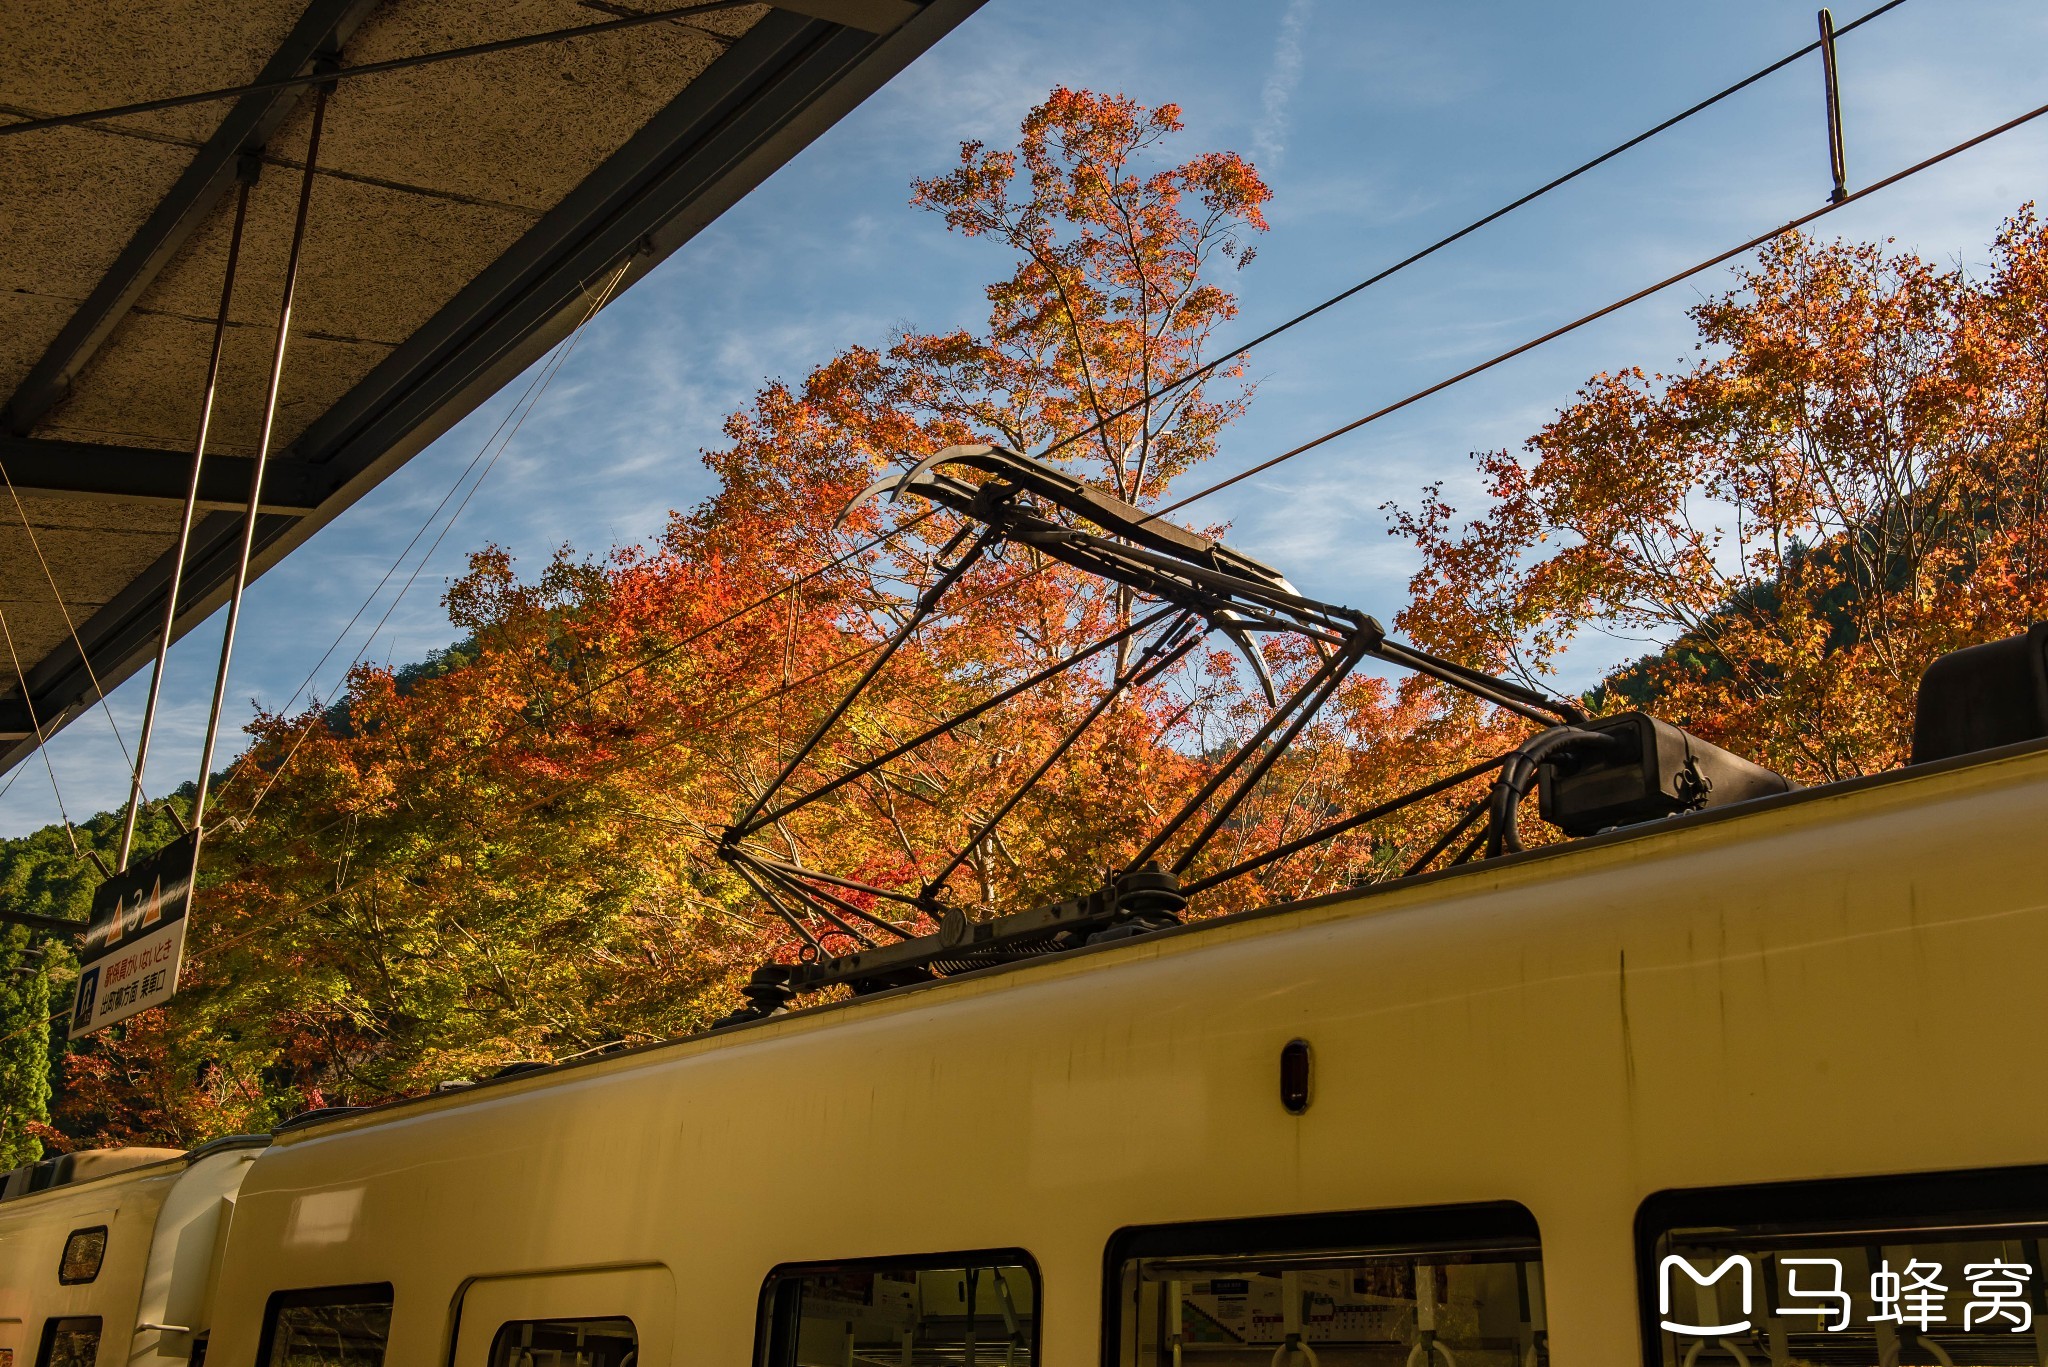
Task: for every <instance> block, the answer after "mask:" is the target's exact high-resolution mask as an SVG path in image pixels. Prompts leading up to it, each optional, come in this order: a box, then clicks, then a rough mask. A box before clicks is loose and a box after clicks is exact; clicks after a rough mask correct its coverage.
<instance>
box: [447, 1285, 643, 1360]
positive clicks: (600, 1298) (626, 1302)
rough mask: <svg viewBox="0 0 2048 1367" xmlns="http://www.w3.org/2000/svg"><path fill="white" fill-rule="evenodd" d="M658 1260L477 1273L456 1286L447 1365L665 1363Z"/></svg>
mask: <svg viewBox="0 0 2048 1367" xmlns="http://www.w3.org/2000/svg"><path fill="white" fill-rule="evenodd" d="M674 1313H675V1278H674V1277H672V1276H671V1275H670V1274H669V1270H668V1269H667V1268H665V1267H621V1268H607V1269H605V1270H604V1271H602V1272H558V1273H541V1274H535V1275H527V1276H518V1277H481V1278H478V1279H477V1280H476V1281H473V1282H471V1283H470V1284H469V1285H468V1286H467V1287H465V1288H464V1289H463V1292H462V1302H461V1308H460V1312H459V1318H458V1320H457V1322H456V1329H455V1358H454V1363H453V1367H665V1365H666V1364H667V1363H668V1361H669V1350H670V1335H671V1333H672V1332H673V1330H672V1328H671V1322H672V1318H673V1315H674Z"/></svg>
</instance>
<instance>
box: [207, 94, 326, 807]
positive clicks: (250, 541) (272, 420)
mask: <svg viewBox="0 0 2048 1367" xmlns="http://www.w3.org/2000/svg"><path fill="white" fill-rule="evenodd" d="M331 89H332V87H330V86H325V85H323V86H321V87H320V88H319V91H318V93H317V94H316V95H315V97H314V100H313V128H312V131H311V132H310V133H309V134H308V135H307V138H306V170H305V174H304V175H303V176H301V177H300V180H299V208H298V213H297V215H296V217H294V218H293V220H292V245H291V250H290V253H289V254H288V255H287V256H286V258H285V267H284V295H283V297H282V298H281V299H280V300H279V301H278V306H277V340H276V342H275V343H274V344H273V346H272V349H271V353H270V384H269V388H268V392H267V394H266V395H265V398H264V403H263V434H262V436H261V438H260V439H259V440H258V441H257V444H256V459H255V462H254V463H253V464H252V466H251V467H250V471H249V506H248V508H247V510H246V511H245V512H244V514H243V517H242V548H241V555H240V557H239V559H238V560H237V561H236V564H235V585H234V589H233V591H232V592H231V593H230V594H229V595H228V617H227V623H226V625H225V626H224V627H223V628H222V631H221V639H220V669H219V671H218V672H217V673H215V675H214V677H213V702H212V705H211V706H210V707H208V709H207V713H206V742H205V745H204V746H203V747H202V748H201V750H200V754H199V791H198V793H197V794H196V795H195V796H194V798H193V800H192V829H193V831H194V832H196V833H197V834H198V838H200V839H204V838H205V829H206V827H205V822H206V790H207V786H208V784H209V783H211V781H212V778H213V746H214V742H215V741H216V740H217V739H218V738H219V736H220V712H221V704H222V703H223V702H224V701H225V700H226V697H227V689H228V664H229V662H230V661H231V660H232V659H233V657H234V653H235V626H236V624H237V623H238V622H239V621H240V619H241V615H242V594H243V591H244V590H245V589H246V588H247V587H248V584H249V559H250V556H251V555H252V554H253V553H254V551H255V549H256V520H257V509H258V508H259V507H261V506H262V502H263V471H264V466H265V464H266V463H267V462H268V460H269V457H270V442H271V438H272V437H274V436H275V435H276V431H277V398H278V391H279V388H280V387H281V386H282V385H283V383H284V357H285V347H286V344H287V343H288V342H289V341H290V340H291V329H292V305H293V303H294V302H296V299H297V295H298V288H299V257H300V253H301V252H302V251H303V249H304V247H305V244H306V220H307V217H308V216H309V214H310V213H311V211H312V207H313V177H314V174H315V171H316V169H317V168H318V166H319V164H320V133H321V129H322V127H323V126H324V125H325V124H326V121H327V96H328V93H329V91H330V90H331Z"/></svg>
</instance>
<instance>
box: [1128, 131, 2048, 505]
mask: <svg viewBox="0 0 2048 1367" xmlns="http://www.w3.org/2000/svg"><path fill="white" fill-rule="evenodd" d="M2044 114H2048V105H2041V106H2040V107H2038V108H2035V109H2030V110H2028V111H2027V112H2026V113H2024V114H2021V115H2020V116H2018V117H2017V118H2013V119H2008V120H2007V121H2006V122H2004V123H2002V124H1999V125H1998V126H1997V127H1996V128H1990V129H1986V130H1985V131H1984V132H1982V133H1979V134H1977V135H1976V136H1975V137H1973V138H1968V139H1965V140H1964V141H1962V142H1959V143H1957V144H1956V145H1955V146H1953V147H1950V148H1947V149H1946V150H1944V151H1940V152H1937V153H1935V154H1934V155H1933V156H1931V157H1928V158H1926V159H1925V160H1923V161H1918V162H1915V163H1914V164H1913V165H1911V166H1908V167H1906V168H1905V169H1904V170H1902V171H1894V172H1893V173H1892V174H1890V175H1888V176H1886V177H1885V178H1884V179H1882V180H1879V181H1874V182H1872V183H1871V184H1869V185H1866V186H1864V187H1863V188H1862V189H1860V190H1857V191H1854V192H1853V193H1851V194H1849V195H1847V196H1845V197H1843V198H1842V199H1840V200H1834V201H1831V202H1829V203H1827V204H1823V205H1822V206H1821V207H1820V208H1818V209H1815V210H1813V211H1812V212H1811V213H1805V214H1801V215H1799V216H1798V217H1797V218H1794V219H1791V220H1790V221H1788V222H1786V223H1783V224H1781V225H1779V226H1778V227H1775V228H1772V229H1771V230H1770V231H1768V232H1763V233H1758V234H1757V235H1756V236H1755V237H1752V238H1750V239H1748V240H1747V241H1745V242H1742V243H1739V244H1738V245H1736V246H1733V247H1730V248H1728V249H1727V250H1726V251H1722V252H1716V253H1715V254H1714V255H1712V256H1710V257H1708V258H1707V259H1706V260H1704V261H1700V262H1697V263H1696V264H1694V265H1691V266H1687V267H1686V268H1685V269H1684V270H1681V271H1676V272H1674V273H1672V274H1670V275H1667V276H1665V277H1664V278H1663V279H1661V280H1659V281H1657V282H1656V283H1655V284H1652V285H1645V286H1644V287H1643V288H1642V289H1639V290H1636V291H1635V292H1634V293H1632V294H1627V295H1624V296H1623V297H1621V298H1620V299H1617V300H1615V301H1614V302H1613V303H1611V304H1605V305H1602V306H1601V307H1600V308H1597V309H1594V310H1593V311H1592V312H1591V313H1587V314H1582V315H1580V316H1579V317H1577V318H1575V319H1573V320H1572V321H1571V322H1569V323H1565V324H1562V325H1560V326H1558V327H1554V328H1552V329H1551V330H1550V331H1548V332H1546V333H1544V334H1543V335H1542V336H1540V337H1532V338H1530V339H1529V340H1528V341H1526V342H1523V343H1522V344H1521V345H1519V346H1514V347H1510V348H1508V349H1507V350H1506V351H1503V352H1500V353H1498V354H1497V355H1494V356H1491V357H1489V358H1487V359H1486V360H1484V361H1481V362H1479V364H1477V365H1473V366H1467V367H1466V368H1465V369H1463V370H1461V371H1459V372H1458V373H1457V374H1455V375H1452V376H1449V377H1448V378H1445V379H1442V380H1438V381H1437V382H1436V383H1435V384H1432V385H1429V386H1427V387H1425V388H1422V389H1418V390H1416V391H1415V392H1414V393H1412V394H1409V395H1407V396H1406V397H1404V398H1400V399H1396V400H1395V401H1394V402H1392V403H1390V404H1386V405H1384V406H1382V407H1380V408H1376V409H1374V410H1373V411H1372V412H1370V413H1367V414H1366V415H1365V416H1364V417H1361V418H1354V419H1352V420H1351V421H1350V422H1347V423H1345V424H1343V425H1342V426H1341V427H1333V428H1331V429H1330V430H1329V431H1327V432H1324V433H1323V434H1322V435H1321V436H1317V437H1312V438H1310V439H1309V440H1308V441H1305V442H1303V443H1301V445H1299V446H1296V447H1293V448H1291V449H1289V450H1286V451H1282V452H1281V453H1280V454H1279V455H1277V456H1273V457H1271V458H1270V459H1268V460H1263V461H1260V462H1259V463H1258V464H1257V465H1254V466H1252V467H1251V468H1250V469H1248V470H1240V471H1239V472H1238V473H1236V474H1234V475H1232V476H1230V477H1229V478H1228V479H1223V480H1219V481H1217V482H1216V483H1214V484H1212V485H1210V486H1209V487H1208V488H1206V489H1202V490H1200V491H1198V492H1196V493H1192V494H1189V495H1188V496H1187V497H1185V498H1182V499H1178V500H1176V501H1175V502H1172V503H1169V504H1167V505H1166V506H1165V507H1163V508H1161V509H1159V510H1158V511H1157V512H1155V513H1153V514H1152V516H1153V517H1163V516H1165V515H1166V514H1167V513H1170V512H1174V511H1175V510H1177V509H1180V508H1185V507H1186V506H1187V505H1188V504H1190V503H1193V502H1195V501H1197V500H1198V499H1204V498H1207V497H1209V495H1211V494H1214V493H1217V492H1219V491H1221V490H1224V489H1228V488H1229V487H1230V486H1231V485H1233V484H1237V483H1240V482H1242V481H1244V480H1247V479H1250V478H1251V477H1252V476H1254V475H1258V474H1263V473H1265V472H1266V471H1268V470H1270V469H1272V468H1273V467H1274V466H1276V465H1280V464H1282V463H1284V462H1286V461H1290V460H1293V459H1294V458H1295V457H1296V456H1300V455H1304V454H1306V453H1308V452H1310V451H1313V450H1315V449H1316V448H1317V447H1319V446H1324V445H1327V444H1328V443H1330V442H1332V441H1335V440H1336V439H1337V438H1338V437H1341V436H1344V435H1345V434H1347V433H1350V432H1355V431H1357V430H1358V429H1359V428H1361V427H1364V426H1366V425H1367V424H1368V423H1374V422H1378V421H1379V420H1380V419H1381V418H1384V417H1388V416H1390V415H1392V414H1394V413H1398V412H1400V411H1401V410H1402V409H1404V408H1406V407H1408V406H1409V405H1410V404H1414V403H1419V402H1421V401H1422V400H1423V399H1426V398H1429V397H1430V396H1431V395H1433V394H1440V393H1442V392H1443V391H1444V390H1446V389H1449V388H1451V387H1452V386H1453V385H1457V384H1462V383H1464V382H1465V381H1466V380H1469V379H1472V378H1473V377H1474V376H1477V375H1482V374H1484V373H1486V372H1487V371H1489V370H1492V369H1493V368H1494V367H1495V366H1498V365H1502V364H1504V363H1505V362H1508V361H1512V360H1513V359H1515V357H1517V356H1520V355H1523V354H1525V353H1527V352H1530V351H1534V350H1535V349H1536V348H1537V347H1540V346H1543V345H1545V344H1546V343H1549V342H1554V341H1556V340H1557V339H1558V338H1560V337H1563V336H1565V335H1566V334H1568V333H1573V332H1577V331H1578V330H1579V329H1580V328H1582V327H1585V326H1586V325H1587V324H1589V323H1596V322H1598V321H1599V320H1601V319H1602V318H1605V317H1607V315H1609V314H1611V313H1615V312H1618V311H1620V310H1621V309H1625V308H1627V307H1628V306H1629V305H1631V304H1635V303H1639V302H1641V301H1642V300H1644V299H1647V298H1649V297H1650V296H1651V295H1653V294H1657V293H1660V292H1662V291H1664V290H1667V289H1669V288H1671V287H1672V286H1673V285H1676V284H1680V283H1682V282H1684V281H1686V280H1689V279H1691V278H1692V277H1693V276H1695V275H1698V274H1699V273H1700V272H1701V271H1705V270H1711V269H1713V268H1714V267H1715V266H1719V265H1722V264H1724V263H1726V262H1729V261H1732V260H1734V259H1735V258H1736V257H1738V256H1741V255H1743V254H1744V253H1745V252H1750V251H1754V250H1756V249H1757V248H1758V247H1761V246H1763V245H1764V244H1765V243H1767V242H1769V241H1771V240H1772V239H1774V238H1778V237H1782V236H1783V235H1784V234H1786V233H1789V232H1796V231H1797V230H1799V229H1800V228H1803V227H1805V226H1806V225H1807V224H1809V223H1812V222H1814V221H1815V220H1816V219H1821V218H1825V217H1827V215H1829V214H1832V213H1834V212H1836V211H1837V210H1840V209H1846V208H1848V207H1849V206H1850V205H1851V204H1855V203H1857V202H1858V201H1860V200H1862V199H1864V198H1866V197H1868V196H1870V195H1874V194H1876V193H1877V192H1878V191H1880V190H1884V189H1889V188H1890V187H1891V186H1894V185H1897V184H1898V183H1899V182H1901V181H1903V180H1906V179H1909V178H1910V177H1912V176H1916V175H1918V174H1920V173H1921V172H1922V171H1926V170H1929V169H1931V168H1932V167H1935V166H1939V165H1940V164H1941V163H1943V162H1945V161H1948V160H1950V159H1951V158H1953V157H1957V156H1960V155H1962V154H1963V153H1964V152H1967V151H1969V150H1971V149H1972V148H1974V147H1979V146H1982V145H1983V144H1984V143H1987V142H1989V141H1991V140H1992V139H1993V138H1997V137H2000V136H2003V135H2004V134H2006V133H2010V132H2012V131H2013V130H2014V129H2015V128H2019V127H2021V126H2022V125H2024V124H2028V123H2031V122H2033V121H2034V120H2035V119H2038V118H2040V117H2041V116H2042V115H2044Z"/></svg>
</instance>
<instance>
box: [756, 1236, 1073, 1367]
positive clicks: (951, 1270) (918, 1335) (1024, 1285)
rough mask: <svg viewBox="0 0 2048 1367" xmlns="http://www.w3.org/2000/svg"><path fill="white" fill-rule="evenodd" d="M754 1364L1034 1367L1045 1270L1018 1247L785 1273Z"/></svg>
mask: <svg viewBox="0 0 2048 1367" xmlns="http://www.w3.org/2000/svg"><path fill="white" fill-rule="evenodd" d="M756 1340H757V1341H756V1348H755V1354H754V1360H755V1363H756V1367H846V1364H848V1363H862V1364H873V1365H874V1367H899V1364H900V1367H927V1364H946V1365H947V1367H1031V1365H1032V1364H1033V1363H1035V1362H1036V1361H1037V1360H1038V1265H1037V1264H1036V1263H1034V1262H1033V1261H1032V1260H1031V1255H1029V1254H1028V1253H1024V1252H1022V1251H1021V1250H1018V1249H1014V1248H1013V1249H1005V1250H999V1251H994V1252H978V1253H948V1254H943V1255H937V1256H933V1257H924V1258H892V1259H885V1260H871V1261H863V1262H847V1263H812V1264H806V1265H804V1266H800V1267H779V1268H777V1269H775V1271H774V1272H772V1273H770V1274H769V1276H768V1280H767V1282H766V1284H764V1285H763V1286H762V1288H761V1319H760V1324H759V1328H758V1331H757V1335H756Z"/></svg>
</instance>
